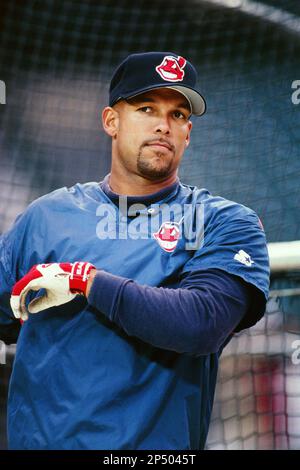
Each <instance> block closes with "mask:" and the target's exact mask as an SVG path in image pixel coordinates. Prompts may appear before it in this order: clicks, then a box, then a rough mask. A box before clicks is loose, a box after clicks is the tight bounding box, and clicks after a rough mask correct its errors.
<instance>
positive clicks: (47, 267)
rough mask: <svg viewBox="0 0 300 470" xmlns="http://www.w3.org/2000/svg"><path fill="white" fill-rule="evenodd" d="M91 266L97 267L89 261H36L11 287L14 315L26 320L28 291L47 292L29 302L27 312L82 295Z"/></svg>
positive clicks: (11, 303)
mask: <svg viewBox="0 0 300 470" xmlns="http://www.w3.org/2000/svg"><path fill="white" fill-rule="evenodd" d="M92 269H96V268H95V266H93V265H92V264H91V263H85V262H79V261H77V262H76V263H50V264H36V265H35V266H33V267H32V268H31V269H30V271H28V273H27V274H26V275H25V276H24V277H22V279H20V280H19V281H18V282H17V283H16V284H15V285H14V287H13V290H12V295H11V298H10V305H11V308H12V311H13V313H14V315H15V317H16V318H21V319H22V320H27V319H28V312H27V308H26V296H27V294H28V292H29V291H31V290H33V291H38V290H40V289H45V290H46V293H45V294H44V295H42V296H39V297H37V298H36V299H34V300H32V301H31V302H30V304H29V305H28V311H29V312H30V313H37V312H40V311H41V310H45V309H47V308H50V307H54V306H57V305H62V304H65V303H66V302H70V300H73V299H74V297H75V296H76V295H77V294H82V295H85V294H86V288H87V281H88V278H89V274H90V272H91V270H92Z"/></svg>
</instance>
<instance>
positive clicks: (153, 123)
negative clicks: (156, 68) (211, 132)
mask: <svg viewBox="0 0 300 470" xmlns="http://www.w3.org/2000/svg"><path fill="white" fill-rule="evenodd" d="M106 109H108V110H109V109H110V110H111V113H112V114H111V118H112V119H110V120H109V119H107V120H106V121H107V122H108V121H109V123H110V124H109V131H108V129H107V125H106V124H105V118H104V117H103V123H104V128H105V130H106V131H107V132H108V133H109V134H110V135H111V136H112V138H113V147H112V152H113V164H114V160H115V163H117V164H118V165H122V166H123V168H124V169H125V170H126V171H127V172H129V173H134V174H137V175H140V176H142V177H144V178H146V179H149V180H153V181H154V180H162V179H165V178H167V177H168V176H170V175H172V174H174V173H176V171H177V168H178V166H179V163H180V160H181V157H182V155H183V153H184V150H185V149H186V147H187V146H188V144H189V141H190V132H191V128H192V123H191V122H190V120H189V118H190V114H191V110H190V106H189V103H188V101H187V100H186V98H185V97H184V96H183V95H181V94H180V93H179V92H177V91H176V90H171V89H167V88H160V89H156V90H151V91H149V92H146V93H143V94H141V95H138V96H136V97H134V98H131V99H129V100H127V101H125V100H121V101H120V102H118V103H117V104H116V105H115V106H114V107H113V109H111V108H106ZM107 113H108V114H107V115H109V113H110V112H109V111H107ZM103 116H105V110H104V113H103ZM116 160H117V161H116Z"/></svg>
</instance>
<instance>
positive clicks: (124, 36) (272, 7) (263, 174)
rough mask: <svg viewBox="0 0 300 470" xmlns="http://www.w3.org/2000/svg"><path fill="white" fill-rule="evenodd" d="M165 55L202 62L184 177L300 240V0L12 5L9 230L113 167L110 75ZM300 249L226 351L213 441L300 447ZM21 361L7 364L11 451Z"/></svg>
mask: <svg viewBox="0 0 300 470" xmlns="http://www.w3.org/2000/svg"><path fill="white" fill-rule="evenodd" d="M152 50H162V51H171V52H176V53H178V54H180V55H183V56H184V57H187V58H188V59H190V60H191V61H192V62H193V63H194V64H195V66H196V68H197V69H198V72H199V86H200V89H201V90H202V93H203V95H204V96H205V98H206V101H207V113H206V114H205V116H203V117H202V118H198V119H197V118H196V119H194V128H193V133H192V142H191V145H190V147H189V149H188V151H187V152H186V154H185V157H184V160H183V163H182V167H181V172H180V177H181V180H182V181H183V182H184V183H187V184H195V185H197V186H199V187H206V188H207V189H209V191H210V192H212V193H214V194H219V195H221V196H223V197H226V198H228V199H233V200H236V201H238V202H240V203H242V204H245V205H247V206H250V207H251V208H252V209H254V210H255V211H256V212H257V213H258V214H259V216H260V218H261V220H262V222H263V225H264V228H265V231H266V235H267V239H268V242H273V243H278V242H283V241H285V242H288V241H292V240H300V215H299V209H300V149H299V140H300V104H299V105H298V104H297V102H296V101H297V99H296V98H295V96H296V91H295V87H296V85H297V84H295V81H297V80H298V81H299V86H300V2H299V0H264V1H258V0H257V1H252V0H210V1H201V0H184V1H182V0H151V1H147V0H140V1H139V2H135V1H129V0H118V1H117V0H98V1H80V0H64V1H63V2H61V1H58V0H43V1H38V0H37V1H34V0H29V1H22V2H20V1H17V0H10V1H9V0H7V1H4V0H0V80H2V81H3V82H4V83H5V85H6V100H5V104H0V161H1V166H0V195H1V198H0V233H1V232H3V231H5V230H7V229H8V228H9V227H10V225H11V224H12V223H13V221H14V219H15V217H16V216H17V215H18V214H19V213H20V212H22V211H23V210H24V208H25V207H26V206H27V205H28V203H29V202H30V201H32V200H33V199H35V198H37V197H39V196H40V195H42V194H45V193H48V192H49V191H51V190H53V189H56V188H58V187H61V186H71V185H73V184H75V183H76V182H85V181H95V180H96V181H100V180H101V179H102V178H103V177H104V175H105V174H107V173H108V171H109V168H110V141H109V139H108V137H107V136H106V135H105V134H104V132H103V130H102V128H101V122H100V115H101V110H102V108H103V107H104V106H105V105H107V96H108V86H109V80H110V77H111V75H112V73H113V70H114V68H115V67H116V65H117V64H118V63H119V62H120V61H121V60H123V59H124V58H125V57H126V55H128V54H129V53H132V52H138V51H152ZM293 87H294V88H293ZM293 93H294V95H293ZM298 96H299V98H300V93H299V95H298ZM280 253H281V252H280V251H279V255H280ZM293 253H294V254H293V256H294V257H295V258H298V261H299V263H298V264H299V266H298V268H297V267H296V268H295V267H294V268H293V269H290V268H289V269H287V268H285V269H284V272H283V271H280V270H277V271H276V273H275V272H274V273H272V288H273V289H274V295H272V294H271V297H270V301H269V303H268V309H267V315H266V316H265V317H264V319H263V320H261V321H260V322H259V324H258V325H257V326H256V327H255V328H252V329H251V330H249V331H245V332H243V333H241V334H239V335H237V336H236V337H235V338H234V340H232V341H231V343H230V344H229V345H228V347H227V348H226V349H225V351H224V353H223V357H222V361H221V368H220V374H219V382H218V387H217V392H216V401H215V406H214V411H213V418H212V423H211V428H210V434H209V437H208V442H207V448H208V449H300V374H299V373H300V365H299V364H298V363H297V361H295V360H294V361H293V360H292V353H293V351H294V349H293V345H294V344H295V343H294V341H296V340H300V328H299V323H300V322H299V317H300V301H299V290H298V291H297V288H299V286H300V284H299V280H300V253H299V252H297V251H295V250H294V251H293ZM285 255H286V254H285ZM285 255H284V254H282V256H285ZM287 286H288V287H289V293H288V295H287V296H286V294H284V292H286V290H287ZM282 289H285V291H282ZM292 289H294V290H293V291H292ZM275 290H276V291H275ZM279 291H282V294H280V292H279ZM0 357H1V356H0ZM13 357H14V347H10V348H9V349H8V350H7V351H6V358H5V362H6V364H5V365H4V364H2V365H1V364H0V448H6V445H7V444H6V432H5V426H6V410H5V406H6V394H7V384H8V380H9V375H10V371H11V365H12V361H13ZM299 357H300V354H299ZM0 362H1V361H0ZM2 362H4V361H2ZM299 362H300V361H299ZM24 386H26V384H24Z"/></svg>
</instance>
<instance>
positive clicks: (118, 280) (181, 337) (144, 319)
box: [88, 269, 252, 355]
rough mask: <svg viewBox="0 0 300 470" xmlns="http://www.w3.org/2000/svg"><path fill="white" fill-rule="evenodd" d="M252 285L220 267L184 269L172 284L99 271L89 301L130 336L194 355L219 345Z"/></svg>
mask: <svg viewBox="0 0 300 470" xmlns="http://www.w3.org/2000/svg"><path fill="white" fill-rule="evenodd" d="M251 292H252V291H251V287H250V286H248V285H247V283H245V282H244V281H243V280H242V279H240V278H238V277H236V276H234V275H231V274H228V273H226V272H224V271H221V270H218V269H210V270H204V271H202V270H199V271H193V272H190V273H188V274H187V275H186V276H185V277H184V278H183V279H182V280H181V282H180V285H179V287H178V288H176V289H170V288H165V287H149V286H145V285H139V284H138V283H136V282H135V281H133V280H131V279H126V278H122V277H119V276H115V275H112V274H109V273H107V272H104V271H98V272H97V274H96V276H95V278H94V282H93V285H92V288H91V291H90V294H89V297H88V302H89V303H90V304H91V305H92V306H93V307H95V308H96V309H97V310H98V311H100V312H101V313H102V314H104V315H105V316H106V317H108V318H109V319H110V320H111V321H112V322H114V323H116V324H117V325H118V326H119V327H121V328H122V329H123V330H125V332H126V333H127V334H128V335H130V336H136V337H138V338H140V339H142V340H143V341H145V342H148V343H150V344H152V345H153V346H156V347H159V348H163V349H168V350H173V351H176V352H179V353H188V354H193V355H203V354H210V353H214V352H217V351H219V349H220V348H221V347H222V345H223V343H224V342H225V341H226V340H227V339H228V337H229V336H230V335H231V334H232V332H233V331H234V329H235V328H236V327H237V326H238V325H239V324H240V322H241V321H242V319H243V317H244V316H245V315H246V313H247V311H248V309H249V305H250V303H251V301H250V299H251Z"/></svg>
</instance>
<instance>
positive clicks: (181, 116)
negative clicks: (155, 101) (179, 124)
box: [174, 111, 187, 119]
mask: <svg viewBox="0 0 300 470" xmlns="http://www.w3.org/2000/svg"><path fill="white" fill-rule="evenodd" d="M174 116H175V117H176V119H187V118H186V116H185V115H184V114H183V113H182V112H181V111H175V113H174Z"/></svg>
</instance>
